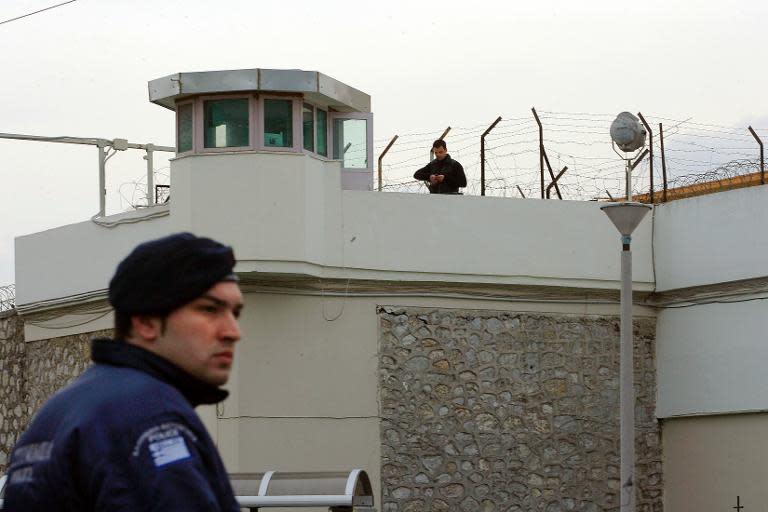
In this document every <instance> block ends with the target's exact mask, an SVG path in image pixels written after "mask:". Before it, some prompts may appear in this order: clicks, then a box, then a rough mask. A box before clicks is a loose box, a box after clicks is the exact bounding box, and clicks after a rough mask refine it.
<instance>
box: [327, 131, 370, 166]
mask: <svg viewBox="0 0 768 512" xmlns="http://www.w3.org/2000/svg"><path fill="white" fill-rule="evenodd" d="M367 123H368V121H366V120H365V119H334V120H333V158H334V159H336V160H343V162H344V163H343V165H342V167H344V168H345V169H367V168H368V138H367V128H368V124H367Z"/></svg>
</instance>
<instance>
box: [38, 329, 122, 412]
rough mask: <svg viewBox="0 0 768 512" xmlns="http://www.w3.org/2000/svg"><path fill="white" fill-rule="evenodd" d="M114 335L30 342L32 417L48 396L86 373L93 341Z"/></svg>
mask: <svg viewBox="0 0 768 512" xmlns="http://www.w3.org/2000/svg"><path fill="white" fill-rule="evenodd" d="M111 335H112V330H111V329H109V330H103V331H96V332H89V333H84V334H74V335H72V336H61V337H59V338H51V339H48V340H39V341H33V342H30V343H27V361H26V362H27V376H26V377H27V383H28V384H27V407H28V411H29V417H30V418H31V417H32V416H33V415H34V414H35V412H36V411H37V410H38V409H39V408H40V406H41V405H43V402H45V401H46V400H47V399H48V397H50V396H51V395H52V394H54V393H55V392H56V391H58V390H59V389H60V388H62V387H64V386H65V385H67V384H69V383H70V382H71V381H72V380H74V379H75V377H77V376H78V375H80V374H81V373H83V372H84V371H85V369H86V368H87V367H88V365H89V364H90V361H91V339H93V338H96V337H101V336H111Z"/></svg>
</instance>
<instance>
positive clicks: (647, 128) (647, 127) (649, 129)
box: [637, 112, 653, 204]
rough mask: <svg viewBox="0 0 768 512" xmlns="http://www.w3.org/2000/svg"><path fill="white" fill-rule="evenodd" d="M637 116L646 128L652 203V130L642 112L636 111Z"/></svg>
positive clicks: (651, 198)
mask: <svg viewBox="0 0 768 512" xmlns="http://www.w3.org/2000/svg"><path fill="white" fill-rule="evenodd" d="M637 117H639V118H640V120H641V121H642V122H643V124H644V125H645V129H646V130H648V149H649V154H650V156H649V158H650V160H649V162H650V171H649V172H650V177H651V192H650V200H651V204H653V130H651V127H650V126H649V125H648V123H647V122H646V121H645V118H644V117H643V114H641V113H640V112H638V113H637Z"/></svg>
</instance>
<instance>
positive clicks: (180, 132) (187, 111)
mask: <svg viewBox="0 0 768 512" xmlns="http://www.w3.org/2000/svg"><path fill="white" fill-rule="evenodd" d="M193 114H194V106H193V105H192V103H186V104H183V105H179V108H178V126H177V127H176V130H177V131H176V146H177V151H178V152H179V153H184V152H185V151H192V140H193V139H192V130H193V129H192V126H193V122H194V116H193Z"/></svg>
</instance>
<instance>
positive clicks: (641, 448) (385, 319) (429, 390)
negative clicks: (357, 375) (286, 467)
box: [379, 307, 662, 512]
mask: <svg viewBox="0 0 768 512" xmlns="http://www.w3.org/2000/svg"><path fill="white" fill-rule="evenodd" d="M634 327H635V329H634V330H635V379H636V388H637V389H638V390H639V391H638V396H637V407H636V421H637V430H636V452H637V475H636V476H637V481H638V494H637V496H638V500H637V510H638V511H639V512H652V511H653V512H656V511H661V510H662V495H661V494H662V475H661V472H662V471H661V443H660V428H659V425H658V423H657V422H656V421H655V419H654V407H655V361H654V357H655V348H654V332H655V321H654V320H653V319H637V320H636V321H635V326H634ZM618 340H619V319H618V317H599V316H567V315H547V314H515V313H509V312H493V311H465V310H426V309H419V308H393V307H387V308H381V309H380V312H379V342H380V401H381V405H380V409H381V410H380V413H381V416H382V420H381V445H382V467H381V474H382V500H383V504H382V510H383V511H384V512H394V511H421V510H432V511H447V510H452V511H453V510H466V511H484V512H491V511H503V512H513V511H526V512H528V511H544V512H564V511H570V510H573V511H585V512H597V511H604V510H618V509H619V502H618V496H619V419H618V418H619V389H618V383H619V379H618V373H619V345H618Z"/></svg>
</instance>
